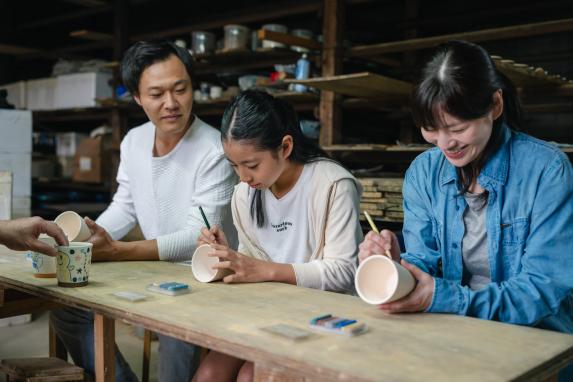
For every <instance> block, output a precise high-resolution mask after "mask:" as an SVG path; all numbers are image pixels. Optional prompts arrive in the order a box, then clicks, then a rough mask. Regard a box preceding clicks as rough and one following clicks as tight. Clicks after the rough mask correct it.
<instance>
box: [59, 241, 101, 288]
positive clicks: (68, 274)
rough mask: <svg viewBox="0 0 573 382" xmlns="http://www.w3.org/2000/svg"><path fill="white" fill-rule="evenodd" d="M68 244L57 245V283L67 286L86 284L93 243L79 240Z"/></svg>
mask: <svg viewBox="0 0 573 382" xmlns="http://www.w3.org/2000/svg"><path fill="white" fill-rule="evenodd" d="M69 244H70V245H60V246H58V257H57V276H58V285H59V286H62V287H69V288H73V287H80V286H84V285H87V284H88V276H89V269H90V264H91V260H92V247H93V244H92V243H80V242H71V243H69Z"/></svg>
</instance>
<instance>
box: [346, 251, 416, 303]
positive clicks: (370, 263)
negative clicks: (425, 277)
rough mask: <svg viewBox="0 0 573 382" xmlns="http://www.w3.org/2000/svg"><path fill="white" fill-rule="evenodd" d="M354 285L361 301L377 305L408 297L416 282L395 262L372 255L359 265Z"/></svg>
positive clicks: (384, 257) (408, 272) (407, 271)
mask: <svg viewBox="0 0 573 382" xmlns="http://www.w3.org/2000/svg"><path fill="white" fill-rule="evenodd" d="M354 284H355V286H356V291H357V292H358V295H359V296H360V298H361V299H362V300H364V301H365V302H367V303H369V304H373V305H379V304H384V303H387V302H392V301H396V300H399V299H401V298H402V297H404V296H406V295H408V293H410V292H411V291H412V290H413V289H414V287H415V286H416V280H415V279H414V276H412V274H411V273H410V271H409V270H407V269H406V268H404V267H403V266H401V265H400V264H398V263H397V262H395V261H393V260H391V259H389V258H388V257H386V256H383V255H374V256H370V257H368V258H367V259H366V260H364V261H363V262H362V264H360V266H359V267H358V270H357V271H356V275H355V277H354Z"/></svg>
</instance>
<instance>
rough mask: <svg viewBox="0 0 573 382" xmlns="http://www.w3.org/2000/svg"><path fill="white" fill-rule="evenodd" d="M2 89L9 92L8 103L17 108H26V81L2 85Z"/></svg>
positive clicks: (0, 86)
mask: <svg viewBox="0 0 573 382" xmlns="http://www.w3.org/2000/svg"><path fill="white" fill-rule="evenodd" d="M0 89H5V90H6V91H7V92H8V98H7V99H8V103H10V104H12V105H14V107H15V108H16V109H25V108H26V82H25V81H18V82H12V83H10V84H5V85H0Z"/></svg>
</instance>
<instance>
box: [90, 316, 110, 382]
mask: <svg viewBox="0 0 573 382" xmlns="http://www.w3.org/2000/svg"><path fill="white" fill-rule="evenodd" d="M94 346H95V374H96V382H113V381H114V380H115V367H114V366H115V362H114V361H115V347H114V346H115V321H114V320H113V319H111V318H107V317H105V316H103V315H101V314H99V313H95V314H94Z"/></svg>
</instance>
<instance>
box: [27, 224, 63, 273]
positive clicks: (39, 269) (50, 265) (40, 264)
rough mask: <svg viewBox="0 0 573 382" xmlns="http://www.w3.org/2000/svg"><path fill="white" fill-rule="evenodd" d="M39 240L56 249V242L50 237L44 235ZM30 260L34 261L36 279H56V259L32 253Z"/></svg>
mask: <svg viewBox="0 0 573 382" xmlns="http://www.w3.org/2000/svg"><path fill="white" fill-rule="evenodd" d="M38 240H40V241H42V242H44V243H46V244H48V245H50V246H52V247H54V248H55V247H56V241H55V240H54V239H52V238H51V237H50V236H48V235H45V234H42V235H40V237H39V238H38ZM29 257H30V259H31V260H32V267H34V277H39V278H50V277H56V258H55V257H53V256H46V255H44V254H42V253H40V252H30V254H29Z"/></svg>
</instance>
